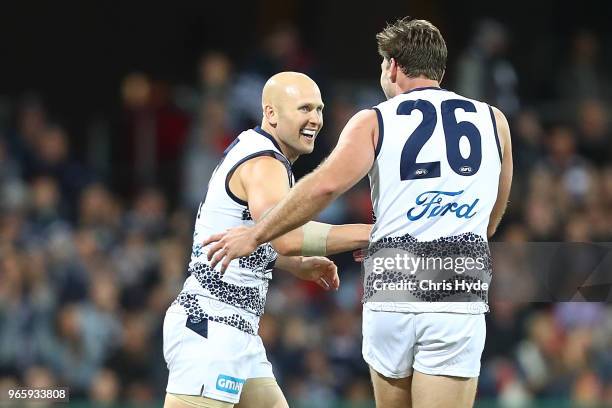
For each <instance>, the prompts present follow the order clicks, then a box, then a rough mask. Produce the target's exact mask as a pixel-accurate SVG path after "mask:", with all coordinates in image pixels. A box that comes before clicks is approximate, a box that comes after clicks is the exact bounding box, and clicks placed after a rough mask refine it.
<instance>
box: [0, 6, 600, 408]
mask: <svg viewBox="0 0 612 408" xmlns="http://www.w3.org/2000/svg"><path fill="white" fill-rule="evenodd" d="M174 3H176V4H174ZM174 3H173V4H170V3H167V2H166V3H159V4H158V3H155V2H123V3H111V2H10V3H7V4H4V5H3V12H2V15H0V34H1V35H0V44H1V47H0V49H2V55H3V58H2V63H1V68H0V73H1V74H0V389H1V390H3V391H2V392H3V396H2V397H0V400H3V398H5V395H6V393H5V391H4V390H6V389H8V388H14V387H17V386H23V387H46V386H51V385H58V386H59V385H66V386H69V387H70V389H71V400H72V402H71V405H74V406H78V405H79V404H80V406H83V407H88V406H128V405H132V406H147V407H148V406H158V405H160V404H161V399H162V398H163V395H164V388H165V382H166V379H167V371H166V368H165V363H164V361H163V357H162V353H161V350H162V347H161V338H162V336H161V327H162V326H161V324H162V319H163V314H164V311H165V309H166V307H167V306H168V305H169V303H170V302H171V301H172V300H173V299H174V297H175V296H176V295H177V293H178V291H179V290H180V288H181V285H182V283H183V280H184V277H185V273H186V263H187V261H188V257H189V254H190V248H191V233H192V224H193V216H194V211H195V209H196V207H197V205H198V203H199V201H200V200H201V199H202V198H203V193H204V191H205V188H206V185H207V180H208V177H209V174H210V172H211V171H212V169H213V168H214V166H215V165H216V162H217V160H218V158H219V155H220V154H221V152H222V151H223V149H224V147H225V146H226V145H227V144H228V143H229V142H230V141H231V140H232V139H233V137H234V136H235V135H236V134H237V132H239V131H241V130H243V129H245V128H246V127H250V126H253V125H254V124H256V123H258V122H259V121H260V115H261V113H260V91H261V87H262V85H263V82H264V81H265V79H266V78H267V77H268V76H270V75H271V74H273V73H276V72H278V71H281V70H297V71H302V72H305V73H308V74H310V75H311V76H312V77H313V78H314V79H315V80H317V81H318V83H319V84H320V86H321V88H322V90H323V97H324V101H325V103H326V108H325V112H324V115H325V127H324V129H323V131H322V132H321V134H320V136H319V138H318V140H317V147H316V150H315V152H314V153H313V154H312V155H311V156H309V157H303V158H301V159H299V160H298V162H297V163H296V173H297V175H298V176H300V175H303V174H305V173H306V172H308V171H310V170H311V169H312V168H314V166H316V164H317V163H318V162H319V161H320V160H321V159H322V158H323V157H325V155H326V154H327V153H328V152H329V151H330V149H331V148H332V147H333V146H334V144H335V141H336V140H337V136H338V134H339V130H340V129H341V128H342V126H343V125H344V124H345V123H346V121H347V119H348V118H349V117H350V116H351V115H352V114H353V113H354V112H356V111H357V110H358V109H361V108H366V107H370V106H372V105H374V104H376V103H378V102H379V101H380V100H382V98H383V94H382V92H381V91H380V89H379V85H378V77H379V69H380V68H379V64H380V60H379V57H378V55H377V53H376V48H375V39H374V35H375V33H376V32H378V31H379V30H380V29H382V28H383V27H384V24H385V22H386V21H391V20H393V19H395V18H397V17H400V16H405V15H411V16H416V17H419V18H426V19H429V20H431V21H432V22H433V23H434V24H436V25H437V26H438V27H439V28H440V29H441V31H442V33H443V35H444V37H445V38H446V41H447V44H448V47H449V63H448V69H447V73H446V77H445V80H444V82H443V87H445V88H448V89H452V90H456V91H458V92H460V93H463V94H465V95H466V96H471V97H475V98H479V99H483V100H485V101H487V102H489V103H491V104H494V105H496V106H498V107H499V108H501V109H502V110H503V111H504V112H505V113H506V115H507V116H508V117H509V119H510V122H511V129H512V133H513V144H514V158H515V181H514V186H513V191H512V198H511V204H510V207H509V209H508V213H507V215H506V217H505V220H504V222H503V224H502V226H501V228H500V230H499V232H498V233H497V236H496V240H498V241H514V242H525V241H568V242H572V241H576V242H589V241H606V242H610V241H612V163H611V160H610V159H611V157H612V127H611V126H612V123H611V111H610V102H611V99H612V82H611V81H612V70H611V68H612V30H611V29H610V23H609V18H610V16H612V6H611V5H612V3H610V2H593V3H589V2H580V5H578V4H572V5H571V6H567V7H561V4H560V3H558V2H556V1H552V0H545V1H532V2H512V3H510V2H491V1H471V2H444V1H440V0H434V1H426V2H425V1H424V2H412V1H402V2H384V1H378V2H374V3H370V4H363V5H357V4H353V3H352V2H349V1H333V2H326V1H322V0H313V1H308V2H306V1H303V2H302V1H298V0H266V1H259V2H248V3H247V2H245V3H244V4H238V3H236V2H214V4H213V3H212V2H203V1H181V2H174ZM578 7H580V8H578ZM321 219H323V220H325V221H328V222H332V223H343V222H369V220H370V199H369V189H368V185H367V183H362V184H361V185H359V186H358V187H356V188H355V189H353V190H352V191H350V192H349V193H348V194H346V195H345V196H343V197H342V198H341V199H339V200H338V201H337V202H335V203H334V204H333V205H332V206H331V207H330V208H328V209H327V210H325V212H324V213H323V214H321ZM335 260H336V261H337V263H338V265H339V267H340V271H341V280H342V286H341V290H340V291H339V292H337V293H333V294H327V293H324V292H322V291H320V290H319V289H318V288H317V287H315V286H312V285H309V284H305V283H303V282H299V281H297V280H295V279H293V278H292V277H289V276H287V274H283V273H280V272H277V273H276V274H275V279H274V281H273V284H272V287H271V290H270V292H269V296H268V304H267V307H266V314H265V316H264V317H263V319H262V327H261V336H262V338H263V340H264V343H265V344H266V348H267V351H268V356H269V359H270V361H271V362H272V363H273V365H274V368H275V372H276V375H277V378H278V380H279V382H280V384H281V386H282V388H283V390H284V391H285V393H286V395H287V397H288V398H289V399H290V400H291V406H296V407H311V406H316V407H318V408H326V407H339V406H343V407H370V406H373V405H372V402H371V401H372V391H371V389H370V385H369V379H368V373H367V368H366V366H365V364H364V363H363V360H362V358H361V351H360V347H361V334H360V330H361V326H360V310H361V306H360V295H361V291H360V270H359V265H358V264H356V263H354V262H353V261H352V258H351V256H350V255H346V256H338V257H335ZM487 320H488V333H487V343H486V348H485V352H484V355H483V366H482V373H481V377H480V387H479V392H478V402H477V406H478V407H523V406H525V407H526V406H533V407H578V406H588V407H594V406H612V307H610V305H609V304H603V303H558V304H553V303H549V304H545V303H530V304H517V303H508V302H504V303H494V304H492V312H491V313H490V314H489V315H488V316H487ZM0 405H1V403H0Z"/></svg>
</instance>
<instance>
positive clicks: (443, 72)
mask: <svg viewBox="0 0 612 408" xmlns="http://www.w3.org/2000/svg"><path fill="white" fill-rule="evenodd" d="M444 74H446V70H444V71H442V76H441V77H440V80H439V81H438V83H439V84H441V83H442V80H443V79H444Z"/></svg>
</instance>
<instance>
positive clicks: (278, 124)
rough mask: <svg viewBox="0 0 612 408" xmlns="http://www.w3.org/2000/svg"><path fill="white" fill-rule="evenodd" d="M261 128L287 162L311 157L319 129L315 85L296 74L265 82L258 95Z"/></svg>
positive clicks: (319, 109)
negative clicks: (285, 157)
mask: <svg viewBox="0 0 612 408" xmlns="http://www.w3.org/2000/svg"><path fill="white" fill-rule="evenodd" d="M261 105H262V110H263V118H262V120H261V128H262V129H263V130H265V131H266V132H268V133H269V134H271V135H272V137H274V138H275V139H276V141H278V142H279V145H280V146H281V150H282V151H283V153H284V154H285V156H287V158H288V159H289V160H291V161H294V160H295V159H297V158H298V157H299V156H300V155H301V154H307V153H311V152H312V149H313V148H314V140H315V138H316V136H317V134H318V133H319V131H320V130H321V127H322V126H323V101H322V100H321V91H320V90H319V87H318V86H317V84H316V83H315V82H314V81H313V80H312V79H310V78H309V77H308V76H307V75H304V74H300V73H299V72H281V73H279V74H276V75H274V76H273V77H272V78H270V79H268V82H266V85H265V86H264V89H263V92H262V95H261Z"/></svg>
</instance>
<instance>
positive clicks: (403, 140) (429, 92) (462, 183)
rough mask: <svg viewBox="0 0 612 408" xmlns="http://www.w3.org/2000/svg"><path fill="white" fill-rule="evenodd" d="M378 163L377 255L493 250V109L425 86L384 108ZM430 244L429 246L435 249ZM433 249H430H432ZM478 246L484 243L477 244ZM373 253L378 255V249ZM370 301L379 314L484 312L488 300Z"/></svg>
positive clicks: (496, 159) (496, 148)
mask: <svg viewBox="0 0 612 408" xmlns="http://www.w3.org/2000/svg"><path fill="white" fill-rule="evenodd" d="M374 110H375V111H376V114H377V116H378V122H379V138H378V143H377V146H376V159H375V161H374V164H373V166H372V169H371V170H370V172H369V178H370V185H371V190H372V205H373V212H374V216H375V225H374V227H373V229H372V233H371V237H370V242H371V248H370V249H371V251H372V250H377V249H380V248H401V249H405V250H409V251H411V252H415V253H416V252H418V253H423V248H425V247H426V248H428V249H431V248H434V246H432V245H431V243H432V241H433V242H435V243H436V244H440V245H444V244H445V243H452V244H454V245H456V244H459V245H460V244H461V243H468V245H473V244H474V243H476V244H478V243H481V244H482V245H480V246H479V248H480V249H482V248H483V246H484V248H485V250H486V252H487V255H488V247H487V244H486V243H487V226H488V223H489V216H490V214H491V211H492V209H493V205H494V203H495V201H496V198H497V190H498V183H499V175H500V171H501V148H500V144H499V139H498V136H497V128H496V124H495V117H494V115H493V111H492V109H491V107H490V106H489V105H487V104H485V103H483V102H479V101H475V100H472V99H468V98H465V97H463V96H460V95H458V94H456V93H454V92H450V91H447V90H444V89H441V88H437V87H432V88H419V89H414V90H412V91H409V92H407V93H404V94H400V95H398V96H396V97H394V98H392V99H389V100H387V101H385V102H383V103H381V104H379V105H377V106H376V107H375V108H374ZM428 244H429V246H427V245H428ZM424 245H425V246H424ZM477 246H478V245H477ZM371 253H372V252H371ZM444 297H445V295H444V293H442V294H440V296H438V297H437V298H433V300H434V301H431V302H429V301H421V302H370V303H366V306H367V307H370V308H371V309H376V310H397V311H409V312H457V313H482V312H485V311H487V310H488V306H487V304H486V295H485V297H484V301H483V302H481V303H477V302H474V303H471V302H444Z"/></svg>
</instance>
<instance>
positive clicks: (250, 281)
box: [176, 127, 294, 334]
mask: <svg viewBox="0 0 612 408" xmlns="http://www.w3.org/2000/svg"><path fill="white" fill-rule="evenodd" d="M259 156H271V157H274V158H276V159H277V160H279V161H281V162H282V163H283V164H284V165H285V167H286V168H287V174H288V178H289V184H290V185H293V183H294V178H293V174H292V172H291V164H290V162H289V160H287V158H286V157H285V156H284V155H283V154H282V153H281V150H280V147H279V146H278V144H277V142H276V141H275V140H274V138H273V137H272V136H271V135H270V134H268V133H267V132H265V131H264V130H262V129H261V128H260V127H256V128H255V129H251V130H247V131H245V132H242V133H241V134H240V135H239V136H238V137H237V138H236V139H235V140H234V142H233V143H232V144H231V145H230V146H229V147H228V148H227V149H226V150H225V152H224V156H223V159H222V160H221V162H220V163H219V165H218V166H217V168H216V169H215V171H214V172H213V174H212V176H211V179H210V181H209V184H208V192H207V194H206V198H205V200H204V202H203V203H201V204H200V208H199V210H198V215H197V218H196V222H195V230H194V234H193V247H192V253H191V261H190V263H189V272H190V276H189V277H188V278H187V280H186V281H185V284H184V286H183V290H182V291H181V293H180V294H179V296H178V298H177V300H176V303H178V304H180V305H182V306H183V307H184V308H185V311H186V312H187V314H188V315H190V318H191V319H192V320H193V319H196V320H198V319H209V320H213V321H217V322H220V323H224V324H227V325H230V326H233V327H236V328H238V329H240V330H242V331H244V332H247V333H250V334H256V333H257V330H258V325H259V317H260V316H261V315H262V314H263V311H264V305H265V301H266V293H267V290H268V281H269V280H270V279H271V278H272V268H273V267H274V263H275V261H276V258H277V253H276V251H275V250H274V248H272V245H271V244H269V243H266V244H263V245H261V246H259V247H258V248H257V250H256V251H255V252H253V253H252V254H251V255H249V256H246V257H243V258H239V259H234V260H232V261H231V262H230V264H229V267H228V268H227V270H226V271H225V273H224V274H223V275H221V274H220V273H219V266H217V267H216V268H215V270H212V269H211V268H210V263H209V261H208V260H207V253H208V251H207V248H204V247H203V246H202V241H203V240H204V239H205V238H207V237H209V236H210V235H213V234H217V233H219V232H223V231H225V230H227V229H228V228H233V227H237V226H241V225H253V224H254V221H253V219H252V218H251V214H250V212H249V209H248V205H247V203H246V202H244V201H242V200H241V199H239V198H238V197H236V196H235V195H234V194H232V192H231V191H230V189H229V180H230V178H231V176H232V174H233V173H234V171H235V170H236V169H237V168H238V166H240V165H241V164H242V163H244V162H246V161H247V160H250V159H253V158H255V157H259Z"/></svg>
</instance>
